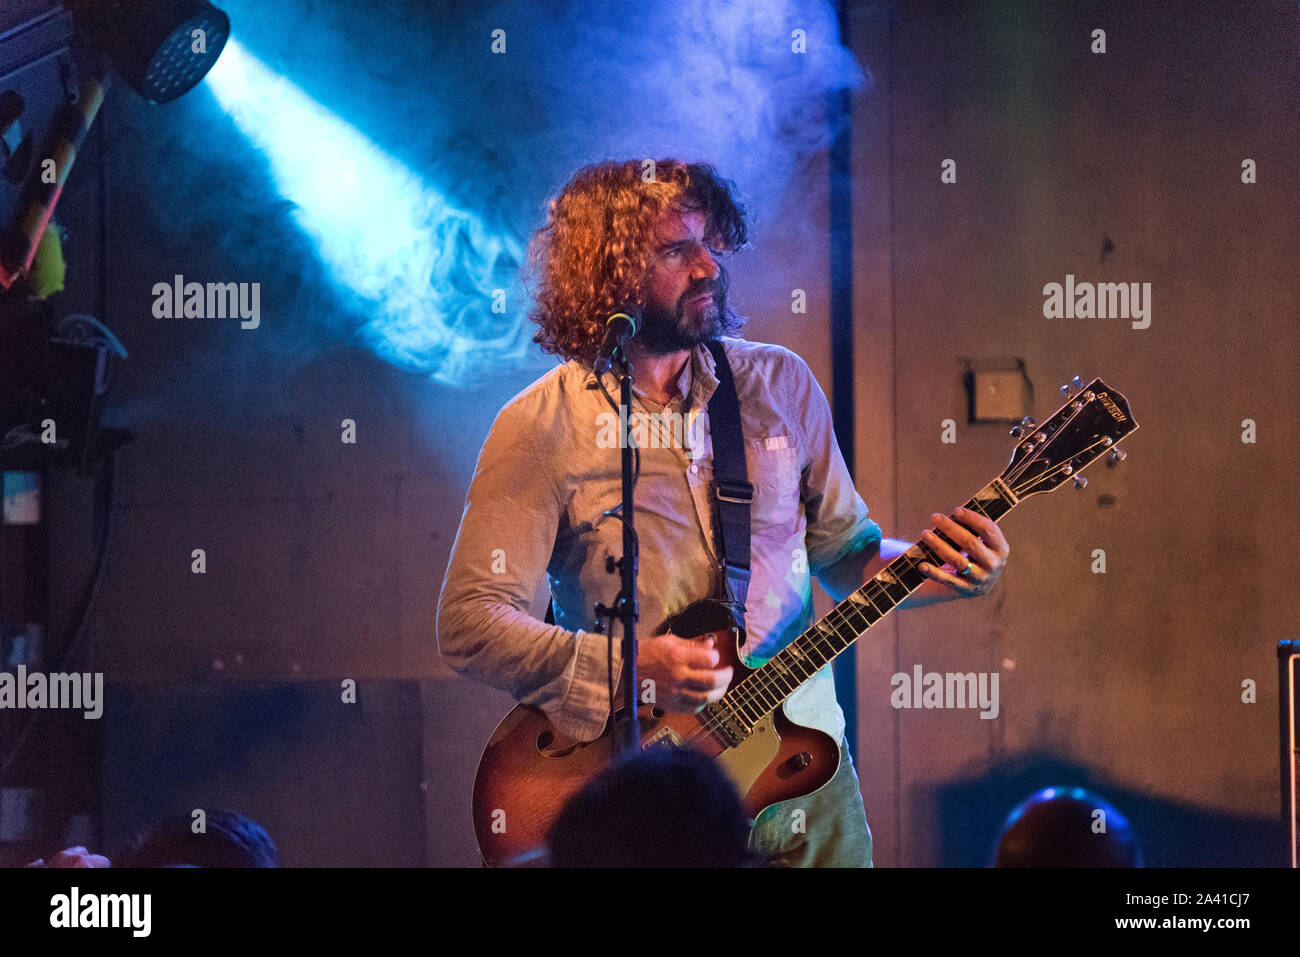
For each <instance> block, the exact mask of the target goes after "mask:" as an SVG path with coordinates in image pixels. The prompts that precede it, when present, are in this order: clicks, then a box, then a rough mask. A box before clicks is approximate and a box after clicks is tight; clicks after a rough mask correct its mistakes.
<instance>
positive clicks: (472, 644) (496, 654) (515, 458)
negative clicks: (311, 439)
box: [435, 403, 620, 741]
mask: <svg viewBox="0 0 1300 957" xmlns="http://www.w3.org/2000/svg"><path fill="white" fill-rule="evenodd" d="M534 413H535V410H530V409H528V408H527V407H522V406H521V405H520V404H518V403H512V404H510V405H507V406H506V408H505V409H503V410H502V411H501V413H500V414H499V415H498V416H497V418H496V421H495V422H494V423H493V424H492V429H491V431H490V432H489V433H488V437H487V440H486V442H484V445H483V451H482V452H481V453H480V455H479V460H478V465H477V466H476V468H475V471H474V477H473V479H472V480H471V482H470V487H469V494H468V495H467V496H466V500H465V511H464V513H463V515H462V516H461V522H460V531H459V532H458V533H457V535H456V541H455V544H454V545H453V546H452V551H451V558H450V560H449V562H448V565H447V574H446V577H445V578H444V579H443V583H442V592H441V594H440V596H439V598H438V609H437V618H436V626H435V627H436V633H437V641H438V649H439V652H440V654H441V655H442V656H443V658H444V659H445V660H446V661H447V663H448V664H449V665H450V666H451V667H452V668H454V669H455V670H456V671H458V672H459V673H461V674H463V675H466V676H467V677H471V678H474V679H476V680H478V681H482V682H483V683H484V684H488V685H491V686H492V687H494V688H499V689H501V690H503V691H508V692H510V693H511V694H512V695H514V697H515V698H516V700H518V701H520V702H522V703H524V704H531V705H535V706H537V707H539V708H541V709H542V710H543V711H545V712H546V713H547V716H548V717H549V718H550V719H551V721H552V723H553V724H554V725H555V726H556V728H557V729H558V730H559V731H560V732H561V733H563V734H566V735H569V736H571V737H573V738H576V739H578V740H581V741H590V740H592V739H593V738H595V737H597V736H599V734H600V733H601V731H602V730H603V728H604V726H605V720H606V717H607V713H608V712H607V704H608V702H607V697H608V695H607V693H605V691H604V689H605V688H607V677H608V667H607V659H606V655H607V638H606V637H605V636H604V635H601V634H596V633H594V632H586V631H576V632H575V631H568V630H566V629H565V628H562V627H560V626H558V625H548V624H546V623H545V622H543V621H539V620H538V619H537V618H535V617H533V616H532V615H531V614H529V609H530V607H531V605H532V601H533V597H534V595H535V594H536V593H537V590H538V588H539V586H540V585H541V582H542V580H543V578H544V577H545V575H546V568H547V563H548V562H549V561H550V556H551V552H552V549H553V548H554V545H555V539H556V533H557V530H558V528H559V524H560V521H561V519H562V514H563V508H564V505H563V502H562V498H561V496H562V488H561V486H560V485H559V484H558V482H557V480H556V476H555V473H554V469H552V468H550V467H549V466H548V463H547V462H546V461H545V460H544V459H543V458H542V457H541V456H540V455H539V454H538V452H537V450H536V448H535V447H534V444H533V434H534V433H535V432H536V430H537V421H536V418H535V414H534ZM619 665H620V659H619V657H618V656H617V655H615V659H614V667H615V669H616V670H617V669H618V668H619Z"/></svg>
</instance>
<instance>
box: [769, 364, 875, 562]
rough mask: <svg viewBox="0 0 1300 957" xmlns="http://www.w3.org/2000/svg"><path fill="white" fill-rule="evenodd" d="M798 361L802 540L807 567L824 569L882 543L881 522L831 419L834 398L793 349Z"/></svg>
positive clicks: (796, 379) (796, 376)
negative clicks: (856, 483) (856, 480)
mask: <svg viewBox="0 0 1300 957" xmlns="http://www.w3.org/2000/svg"><path fill="white" fill-rule="evenodd" d="M790 357H791V359H792V360H793V362H794V364H795V366H796V373H795V375H794V377H793V378H794V381H795V382H796V383H797V386H796V391H797V395H798V406H797V407H798V408H799V410H800V413H801V415H802V423H801V427H802V432H803V436H804V441H805V443H806V444H805V446H804V448H805V449H806V450H807V452H808V455H809V459H808V462H807V464H806V465H805V467H804V469H803V473H802V478H801V485H802V487H801V490H800V492H801V495H802V496H803V503H804V514H805V517H806V519H807V522H808V528H807V531H806V533H805V538H804V544H805V548H806V549H807V553H808V570H809V572H811V573H812V574H813V575H820V574H821V572H822V571H823V570H824V569H826V568H828V567H829V566H831V565H834V564H835V563H836V562H837V561H839V560H840V559H841V558H843V557H844V556H845V555H848V554H850V553H852V552H856V551H860V550H862V549H864V548H873V547H875V548H878V547H879V544H880V539H881V531H880V526H879V525H878V524H876V522H875V521H874V520H873V519H872V518H871V517H870V516H869V515H868V514H867V504H866V502H864V501H863V500H862V496H861V495H859V494H858V490H857V489H856V488H855V487H854V485H853V478H852V476H851V475H849V469H848V466H847V465H845V464H844V456H843V455H842V454H840V445H839V442H837V441H836V439H835V428H834V424H833V422H832V419H831V407H830V403H829V402H827V401H826V394H825V393H824V392H822V388H821V386H820V385H819V384H818V383H817V378H816V376H814V375H813V373H812V370H811V369H809V368H808V364H807V363H806V362H804V361H803V359H801V358H799V357H798V356H796V355H794V354H793V353H791V354H790Z"/></svg>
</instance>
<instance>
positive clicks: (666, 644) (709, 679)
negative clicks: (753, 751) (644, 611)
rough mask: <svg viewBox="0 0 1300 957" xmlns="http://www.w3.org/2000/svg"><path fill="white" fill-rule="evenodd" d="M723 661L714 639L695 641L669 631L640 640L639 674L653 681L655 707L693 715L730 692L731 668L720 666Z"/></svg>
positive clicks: (639, 677)
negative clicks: (728, 687)
mask: <svg viewBox="0 0 1300 957" xmlns="http://www.w3.org/2000/svg"><path fill="white" fill-rule="evenodd" d="M721 660H722V656H721V654H719V652H718V649H717V647H716V646H715V642H714V640H713V639H712V638H707V639H705V640H704V641H694V640H691V639H687V638H681V637H678V636H677V635H674V634H673V633H672V632H667V633H665V634H662V635H655V636H653V637H650V638H642V639H641V640H640V641H639V643H638V644H637V657H636V668H637V677H638V679H639V680H641V681H645V679H647V678H649V679H650V680H651V681H653V682H654V704H655V706H656V707H658V708H662V709H663V710H665V711H684V712H686V713H687V714H694V713H695V712H697V711H699V710H700V709H702V708H703V707H704V706H705V705H706V704H712V703H713V702H714V701H717V700H718V699H719V698H721V697H722V696H723V695H724V694H726V693H727V686H728V685H729V684H731V673H732V668H731V667H730V666H727V667H725V668H719V667H718V663H719V662H720V661H721Z"/></svg>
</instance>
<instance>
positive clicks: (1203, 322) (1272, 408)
mask: <svg viewBox="0 0 1300 957" xmlns="http://www.w3.org/2000/svg"><path fill="white" fill-rule="evenodd" d="M1094 28H1102V29H1104V30H1105V31H1106V44H1107V52H1106V53H1105V54H1093V53H1091V52H1090V45H1091V34H1092V31H1093V29H1094ZM1298 41H1300V16H1298V15H1297V11H1296V9H1295V7H1294V6H1288V5H1285V4H1273V3H1244V4H1237V5H1234V6H1233V7H1232V9H1231V12H1230V13H1229V11H1228V9H1227V8H1225V7H1223V6H1221V5H1217V4H1211V3H1157V4H1124V5H1117V4H1101V3H1072V4H1040V3H1028V2H1026V3H1005V4H985V5H975V4H969V5H962V4H925V3H922V4H911V3H908V4H892V3H889V4H886V3H862V4H855V5H854V6H853V8H852V27H851V41H850V43H851V45H852V46H853V47H854V49H855V50H856V51H857V52H858V54H859V55H860V56H861V57H863V58H864V60H866V62H868V63H869V64H870V65H871V66H872V68H873V70H874V72H875V73H876V78H877V81H878V83H879V87H878V89H877V95H875V96H872V97H868V98H861V99H859V100H857V101H856V112H855V115H854V136H855V139H854V147H855V159H854V164H855V185H859V184H860V185H861V189H859V191H858V194H857V199H856V217H857V233H856V235H855V244H856V250H857V258H858V262H859V263H860V268H859V271H858V275H857V282H858V285H857V288H856V290H855V301H856V307H857V308H856V322H857V326H856V330H857V340H856V343H855V347H856V355H857V364H858V368H859V370H860V372H859V379H858V383H857V387H858V390H859V391H858V396H859V399H858V416H857V441H858V449H859V452H858V476H859V485H860V488H861V489H862V492H863V495H864V497H866V499H867V501H868V503H869V504H873V505H874V506H875V507H876V508H877V509H878V510H879V511H881V512H883V513H884V514H885V515H887V516H889V517H890V519H892V525H893V527H894V530H895V533H896V534H898V535H900V537H913V536H915V535H916V534H917V532H919V530H920V529H922V528H924V527H926V525H928V524H929V519H928V516H929V513H930V512H931V511H947V510H949V509H951V508H952V507H953V506H955V505H957V504H960V503H961V502H962V501H964V500H965V499H966V498H967V497H968V496H969V495H970V494H971V493H973V492H974V491H975V490H976V489H977V488H979V487H980V486H982V485H983V484H984V483H985V482H987V481H988V480H989V479H990V478H991V477H993V475H995V474H997V473H998V472H1000V471H1001V469H1002V468H1003V467H1004V465H1005V464H1006V460H1007V457H1008V455H1009V454H1010V451H1011V447H1012V443H1013V440H1011V439H1009V438H1008V437H1007V434H1006V430H1005V427H1003V426H995V425H967V424H966V415H965V409H966V405H965V394H964V392H963V390H962V386H961V373H962V370H963V368H964V366H965V363H966V362H967V361H968V360H988V359H993V360H997V359H1003V358H1012V357H1016V358H1021V359H1023V360H1024V361H1025V363H1026V367H1027V371H1028V375H1029V377H1030V379H1031V380H1032V382H1033V384H1034V401H1033V409H1032V412H1033V414H1034V415H1035V416H1036V417H1037V418H1038V419H1039V420H1040V421H1041V420H1043V419H1045V418H1047V416H1048V415H1049V414H1050V413H1051V412H1053V411H1054V410H1055V409H1056V408H1057V406H1058V405H1059V404H1060V401H1061V400H1060V396H1059V395H1058V393H1057V391H1056V390H1057V386H1058V385H1060V384H1061V383H1063V382H1065V381H1066V380H1068V379H1069V378H1070V377H1071V376H1073V375H1076V374H1079V375H1082V376H1083V378H1084V380H1085V381H1087V380H1088V379H1090V378H1091V377H1093V376H1096V375H1100V376H1102V377H1104V378H1105V379H1106V381H1107V382H1108V384H1110V385H1112V386H1113V387H1114V388H1116V389H1118V390H1119V391H1121V392H1122V393H1124V394H1125V395H1126V396H1127V397H1128V398H1129V400H1130V402H1131V405H1132V410H1133V412H1134V415H1135V418H1136V419H1137V421H1138V422H1139V423H1140V426H1141V428H1140V430H1139V431H1138V432H1137V433H1136V434H1135V435H1134V436H1133V437H1132V438H1131V439H1130V440H1129V441H1128V442H1127V446H1128V448H1129V452H1130V455H1129V459H1128V461H1127V462H1125V463H1124V465H1123V466H1121V467H1120V468H1118V469H1114V470H1110V469H1106V468H1103V467H1101V466H1100V465H1098V466H1095V467H1094V468H1093V469H1092V470H1090V472H1089V474H1090V475H1091V477H1092V483H1091V484H1090V485H1089V486H1088V487H1087V489H1086V490H1084V491H1075V490H1074V489H1072V488H1070V487H1068V486H1067V487H1065V488H1063V489H1060V490H1058V491H1057V492H1055V493H1052V494H1051V495H1050V496H1039V497H1036V498H1033V499H1031V500H1029V501H1027V502H1025V503H1024V505H1023V507H1022V508H1019V509H1017V510H1016V511H1015V512H1014V513H1013V514H1011V515H1010V516H1008V517H1007V518H1005V519H1004V520H1003V521H1002V523H1001V524H1002V527H1003V528H1004V530H1005V533H1006V537H1007V539H1008V541H1009V543H1010V544H1011V546H1012V555H1011V559H1010V562H1009V564H1008V567H1007V571H1006V573H1005V575H1004V576H1003V579H1002V581H1001V582H1000V584H999V585H998V587H997V589H996V591H995V592H994V593H993V594H992V595H990V596H988V597H987V598H984V599H981V600H979V601H978V602H969V603H968V602H961V603H957V604H950V605H944V606H939V607H935V608H929V609H922V610H919V611H915V612H911V613H902V614H899V615H898V616H897V621H896V622H894V623H893V624H892V629H884V630H883V633H882V634H880V635H879V636H875V635H873V636H872V639H871V640H868V641H866V642H864V650H863V651H861V652H860V654H861V655H862V658H861V661H860V667H859V672H858V677H859V684H860V690H859V694H860V698H861V702H862V704H861V708H862V712H861V717H860V724H859V736H860V740H861V742H862V750H863V753H862V756H861V758H862V760H861V764H862V770H861V772H860V773H861V775H862V780H863V790H864V794H865V799H866V803H867V812H868V819H869V820H870V821H871V822H872V824H873V827H874V829H875V837H876V855H877V861H878V863H880V864H882V865H895V864H901V865H938V864H962V865H970V864H981V863H984V862H985V861H986V860H987V853H988V849H989V846H990V842H991V841H992V836H993V835H994V834H995V833H996V829H997V826H998V824H999V821H1000V819H1001V817H1002V815H1004V814H1005V813H1006V811H1007V810H1009V809H1010V807H1011V806H1013V805H1014V804H1015V803H1016V802H1017V801H1019V800H1020V799H1021V798H1023V797H1025V796H1027V795H1028V794H1029V793H1030V792H1032V791H1034V790H1036V789H1037V788H1039V787H1043V786H1047V785H1052V784H1078V785H1083V786H1086V787H1092V788H1093V789H1095V790H1097V791H1099V792H1100V793H1101V794H1102V795H1103V796H1106V797H1108V798H1110V799H1111V800H1112V801H1114V802H1115V803H1116V804H1117V805H1118V806H1119V807H1120V809H1121V810H1123V811H1125V812H1126V813H1128V814H1129V815H1130V817H1131V819H1132V821H1133V822H1134V823H1135V825H1136V826H1137V828H1138V830H1139V832H1140V834H1141V835H1142V837H1143V838H1144V839H1145V841H1146V844H1147V845H1148V855H1147V856H1148V862H1149V863H1151V864H1165V865H1168V864H1175V863H1177V864H1189V865H1190V864H1207V865H1222V864H1229V863H1231V864H1252V863H1254V864H1258V863H1269V864H1272V863H1276V862H1277V861H1278V860H1280V851H1279V850H1278V849H1276V845H1270V844H1269V841H1270V839H1273V838H1275V837H1276V835H1275V834H1274V832H1273V831H1272V827H1273V821H1275V819H1276V815H1277V807H1278V791H1277V788H1278V768H1277V708H1276V693H1277V689H1276V677H1275V676H1276V657H1275V650H1274V649H1275V647H1276V643H1277V641H1278V640H1279V639H1282V638H1287V637H1292V636H1294V634H1295V622H1296V618H1297V612H1300V604H1298V603H1297V599H1296V592H1295V589H1294V588H1293V587H1292V585H1291V582H1290V576H1289V574H1288V573H1287V572H1286V571H1285V569H1287V568H1289V567H1290V566H1291V565H1292V564H1293V563H1292V562H1290V561H1289V560H1288V559H1287V558H1286V557H1285V554H1286V551H1287V547H1288V546H1287V545H1286V543H1287V542H1288V541H1291V540H1293V539H1294V538H1295V536H1296V534H1297V532H1298V531H1300V519H1298V518H1297V509H1296V505H1297V493H1296V483H1295V480H1294V469H1295V464H1296V461H1297V458H1296V453H1297V449H1298V443H1297V438H1298V436H1297V428H1298V427H1297V421H1296V417H1295V415H1294V412H1293V410H1294V408H1295V404H1296V400H1297V398H1298V395H1297V391H1298V390H1297V385H1296V379H1295V374H1294V371H1295V361H1296V357H1297V344H1298V340H1300V323H1298V322H1297V320H1300V292H1298V289H1300V287H1298V284H1297V282H1296V262H1297V261H1300V226H1298V225H1297V223H1298V220H1297V216H1296V212H1297V207H1296V197H1297V195H1300V189H1298V187H1300V182H1298V181H1297V171H1296V167H1295V163H1294V157H1295V156H1296V155H1297V154H1298V153H1300V127H1298V126H1297V124H1296V122H1295V118H1296V116H1297V109H1298V108H1300V66H1298V65H1297V60H1296V57H1295V50H1296V48H1297V42H1298ZM947 158H952V159H955V160H956V163H957V182H956V183H955V184H950V185H948V184H942V183H941V182H940V172H941V165H940V164H941V163H942V162H943V160H945V159H947ZM1246 158H1252V159H1254V160H1255V162H1256V164H1257V167H1258V170H1259V175H1258V182H1257V183H1256V184H1254V185H1244V184H1243V183H1242V181H1241V173H1242V165H1241V164H1242V160H1243V159H1246ZM1107 239H1109V241H1110V243H1111V245H1112V246H1113V251H1111V252H1109V253H1108V254H1107V255H1105V256H1104V257H1103V244H1104V243H1105V242H1106V240H1107ZM1067 273H1072V274H1074V275H1075V277H1076V278H1077V279H1078V280H1079V281H1084V280H1088V281H1093V282H1117V281H1141V282H1149V283H1151V287H1152V294H1151V295H1152V314H1151V324H1150V327H1149V328H1146V329H1134V328H1132V326H1131V323H1129V322H1125V321H1123V320H1119V319H1047V318H1044V316H1043V312H1042V307H1043V302H1044V296H1043V293H1042V289H1043V286H1044V285H1045V284H1046V283H1050V282H1058V283H1063V282H1064V281H1065V275H1066V274H1067ZM947 418H952V419H954V420H956V422H957V423H958V429H957V441H956V443H955V444H945V443H943V442H942V441H941V437H940V432H941V426H940V423H941V421H942V420H944V419H947ZM1247 418H1250V419H1253V420H1255V422H1256V423H1257V429H1258V440H1257V441H1256V442H1255V443H1254V444H1243V442H1242V431H1243V429H1242V420H1243V419H1247ZM1098 548H1100V549H1104V550H1105V553H1106V573H1105V574H1104V575H1102V574H1094V573H1093V571H1092V570H1091V568H1092V565H1093V558H1092V552H1093V550H1094V549H1098ZM916 664H921V665H923V666H924V668H925V670H926V671H931V670H933V671H938V672H967V671H976V672H980V671H986V672H992V671H997V672H998V673H999V675H1000V690H1001V714H1000V716H999V718H998V719H997V720H980V719H979V717H978V716H977V714H976V713H974V712H954V711H938V710H935V711H924V710H922V711H895V710H894V709H893V708H891V707H890V705H889V692H890V677H891V675H892V674H894V673H895V672H898V671H903V672H908V673H910V672H911V670H912V667H913V666H914V665H916ZM1247 679H1251V680H1253V681H1254V682H1255V683H1256V685H1257V688H1258V692H1257V699H1256V703H1254V704H1246V703H1243V701H1242V694H1243V690H1242V682H1243V681H1245V680H1247Z"/></svg>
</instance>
